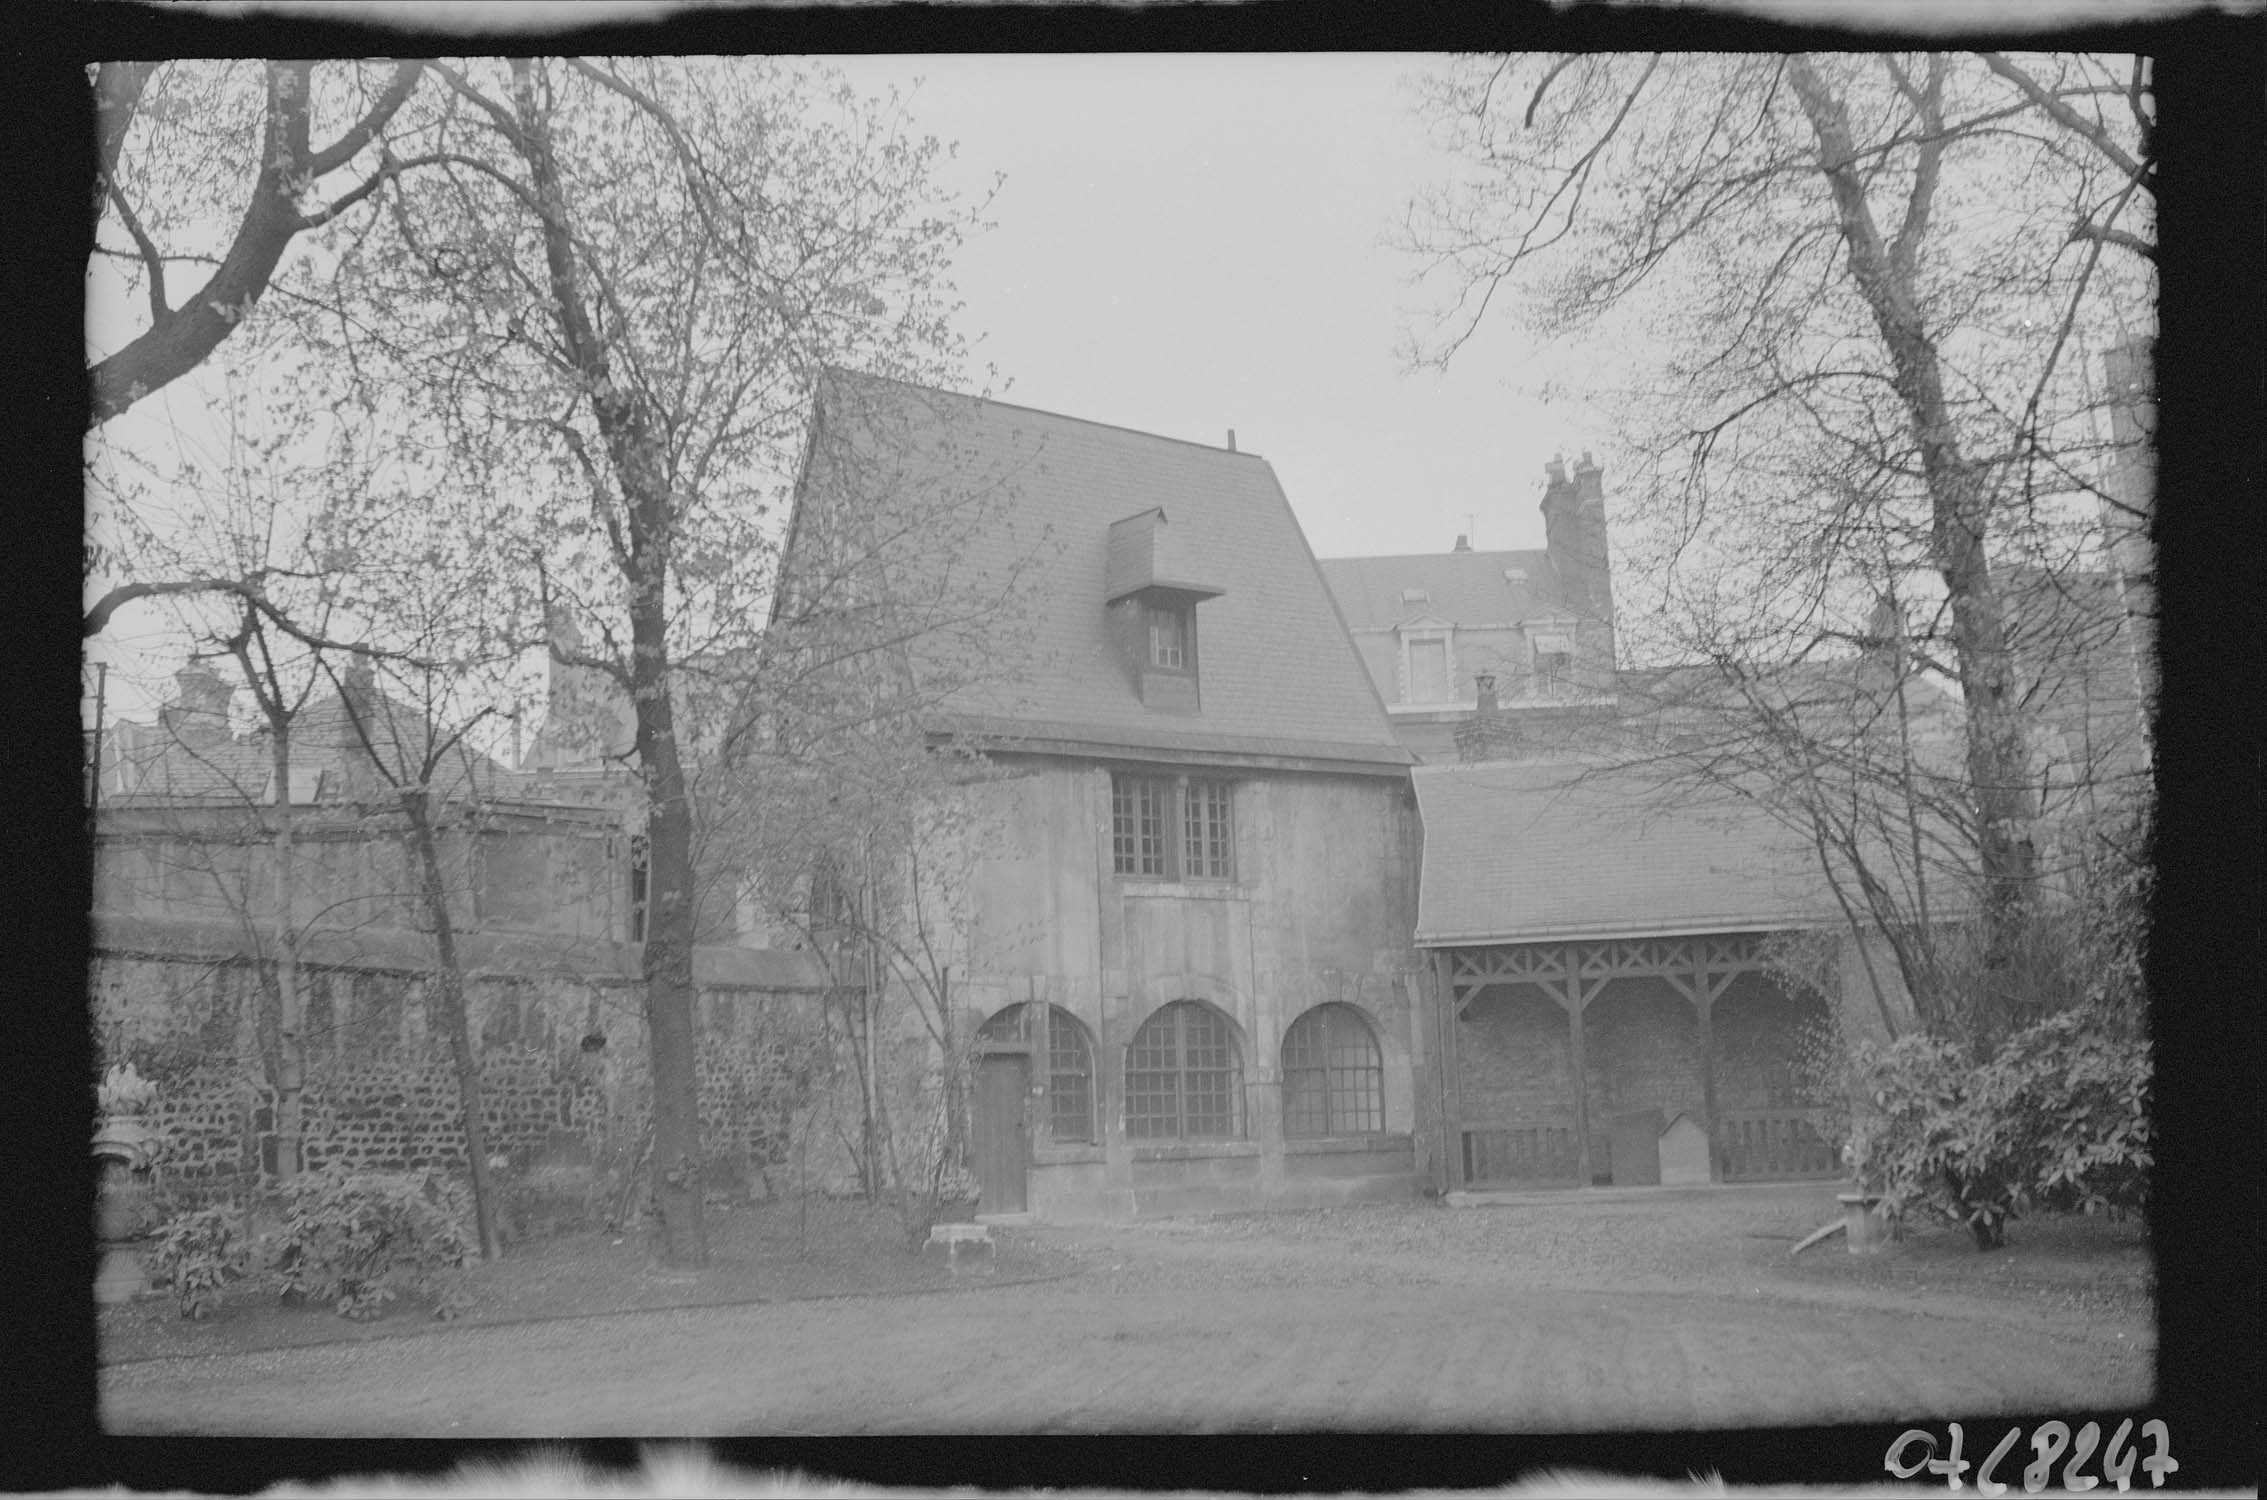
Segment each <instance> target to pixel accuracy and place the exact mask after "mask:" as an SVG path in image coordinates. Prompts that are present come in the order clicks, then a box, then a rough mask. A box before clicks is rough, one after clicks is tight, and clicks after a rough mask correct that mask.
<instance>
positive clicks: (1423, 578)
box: [1322, 550, 1581, 630]
mask: <svg viewBox="0 0 2267 1500" xmlns="http://www.w3.org/2000/svg"><path fill="white" fill-rule="evenodd" d="M1507 571H1509V572H1524V573H1525V574H1526V575H1527V576H1526V578H1525V579H1524V580H1512V579H1507V578H1506V577H1505V576H1504V574H1505V573H1506V572H1507ZM1322 576H1323V578H1324V579H1325V580H1326V581H1327V582H1328V583H1329V584H1330V591H1331V593H1333V594H1334V595H1336V596H1337V599H1338V607H1339V609H1340V610H1341V611H1342V612H1344V614H1345V616H1346V626H1347V628H1348V629H1349V630H1390V629H1392V628H1393V627H1394V626H1396V625H1399V624H1401V623H1402V622H1404V621H1406V620H1414V619H1416V618H1418V617H1419V616H1422V615H1431V616H1434V617H1435V618H1438V619H1443V620H1448V621H1450V622H1452V623H1454V624H1457V625H1461V626H1463V627H1465V628H1466V629H1472V628H1474V627H1477V626H1482V625H1516V624H1518V623H1520V622H1521V621H1523V620H1535V619H1541V618H1543V617H1546V616H1550V615H1556V614H1580V613H1581V611H1580V610H1577V609H1574V608H1572V607H1571V606H1562V605H1561V604H1560V602H1559V599H1560V595H1559V586H1558V578H1557V576H1556V575H1555V574H1554V573H1552V571H1551V555H1550V553H1548V552H1546V551H1542V550H1536V551H1531V552H1424V553H1417V554H1414V555H1411V556H1407V557H1333V558H1326V559H1325V560H1324V561H1323V563H1322ZM1408 589H1421V590H1423V591H1424V593H1425V594H1426V598H1425V599H1424V600H1417V601H1409V602H1404V601H1403V599H1402V597H1401V596H1402V593H1403V591H1404V590H1408Z"/></svg>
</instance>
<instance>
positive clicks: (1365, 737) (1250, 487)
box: [782, 372, 1410, 769]
mask: <svg viewBox="0 0 2267 1500" xmlns="http://www.w3.org/2000/svg"><path fill="white" fill-rule="evenodd" d="M877 413H882V414H883V415H880V416H877ZM819 427H820V436H818V437H815V438H814V440H813V444H812V450H811V454H812V456H811V458H810V460H809V462H808V463H807V465H806V469H805V474H804V478H803V482H802V483H801V484H800V485H799V486H798V490H797V498H796V518H795V521H794V523H793V534H792V535H791V537H790V541H789V553H788V565H787V570H788V576H787V578H786V579H785V580H783V585H782V592H783V594H786V593H790V592H791V591H792V590H793V589H794V587H795V574H796V571H797V569H798V568H799V567H808V566H810V563H809V557H808V554H810V553H811V552H812V550H813V549H814V548H816V547H819V546H823V545H824V544H823V542H814V541H813V540H812V539H811V538H812V537H813V536H816V535H820V534H823V533H824V531H825V530H826V523H825V521H824V519H823V517H822V516H819V515H817V514H816V513H818V512H821V511H823V510H824V509H825V508H826V506H827V505H828V503H829V498H828V497H829V496H830V495H831V494H833V493H836V492H837V488H836V487H837V486H839V485H841V484H842V483H843V482H844V481H843V480H842V477H841V475H840V474H838V473H837V472H836V471H837V470H839V469H844V468H856V467H859V466H862V464H863V462H864V459H863V457H862V453H863V450H862V448H861V445H862V444H863V445H866V446H873V445H875V444H886V443H889V442H895V443H896V444H897V446H898V449H899V452H898V455H897V456H896V457H895V458H894V459H892V460H891V461H890V462H889V463H888V464H887V465H886V466H885V467H887V468H888V469H889V472H890V475H891V479H890V482H891V483H893V484H895V485H898V486H900V487H901V488H902V487H906V486H913V487H918V486H924V485H925V486H929V487H931V488H933V489H934V490H935V491H936V492H938V493H939V494H940V495H942V494H952V493H967V492H969V491H971V490H981V491H982V492H983V493H984V494H985V496H986V498H985V500H984V502H983V503H982V505H981V507H980V508H979V516H980V519H979V520H978V521H977V522H975V523H973V524H972V525H971V527H970V528H969V529H967V530H965V531H963V532H960V533H958V534H955V535H953V537H952V540H951V542H950V543H949V545H943V546H939V547H936V548H934V549H932V553H931V555H930V556H929V558H928V559H927V563H926V566H927V569H928V570H929V571H932V572H935V573H939V574H941V573H944V572H948V571H949V572H951V573H954V574H957V575H958V576H959V577H961V578H962V579H968V580H978V579H981V580H988V581H989V582H991V583H992V584H994V585H1004V586H1005V587H1006V590H1007V592H1008V593H1009V594H1010V595H1011V596H1012V597H1011V599H1010V605H1009V608H1008V610H1006V611H1004V612H1003V615H1002V619H1001V623H1000V625H999V627H998V628H997V629H996V630H994V631H992V633H991V635H990V638H989V640H988V653H989V656H990V662H989V666H988V667H987V669H986V670H984V671H983V672H982V673H980V674H976V675H974V676H972V677H970V678H968V679H966V680H964V681H961V682H959V683H957V684H956V685H955V686H954V687H953V688H952V689H951V690H950V691H949V692H948V693H946V694H945V696H944V697H943V701H942V702H941V703H940V704H939V706H938V708H937V709H936V711H935V712H934V714H933V715H932V718H931V721H930V727H931V728H932V729H933V730H937V731H942V732H953V733H962V734H970V735H974V736H977V737H979V738H982V739H985V740H988V741H991V742H993V743H995V744H998V745H1001V746H1003V747H1010V746H1012V745H1013V744H1014V743H1015V742H1018V741H1020V742H1022V743H1023V744H1024V745H1025V746H1026V747H1027V748H1032V749H1049V750H1060V751H1064V752H1066V753H1083V754H1102V755H1124V756H1127V757H1128V758H1134V759H1140V758H1145V757H1152V756H1153V757H1154V758H1161V759H1187V760H1203V759H1206V758H1210V757H1227V758H1230V759H1233V758H1236V757H1243V756H1255V757H1266V758H1270V759H1282V758H1296V759H1300V760H1303V761H1306V762H1309V763H1312V764H1315V765H1318V766H1322V767H1330V766H1337V767H1343V768H1346V769H1386V768H1393V769H1398V768H1401V767H1405V766H1407V765H1408V764H1409V763H1410V756H1409V754H1408V752H1407V751H1406V750H1404V749H1403V748H1402V747H1401V746H1400V744H1399V743H1398V742H1397V741H1396V740H1395V739H1394V736H1393V732H1392V729H1391V727H1390V726H1389V724H1388V722H1387V720H1386V715H1385V710H1384V706H1383V704H1382V703H1380V701H1379V699H1378V696H1377V692H1376V689H1375V688H1374V687H1373V686H1372V685H1371V682H1370V678H1369V674H1368V672H1367V671H1365V670H1364V668H1363V666H1362V662H1361V658H1360V657H1359V656H1358V655H1357V654H1356V653H1355V650H1354V646H1353V642H1352V640H1351V639H1350V638H1349V637H1348V635H1347V632H1346V627H1345V625H1344V623H1343V622H1342V620H1341V619H1340V617H1339V613H1338V610H1337V607H1336V605H1335V604H1334V603H1333V601H1332V599H1331V594H1330V590H1329V589H1328V588H1327V587H1325V585H1324V582H1323V577H1322V574H1321V572H1320V571H1319V570H1318V569H1317V567H1316V565H1315V559H1314V554H1313V552H1312V551H1311V550H1310V549H1309V548H1308V546H1307V540H1306V536H1305V534H1304V533H1303V532H1302V531H1301V530H1300V528H1299V523H1298V520H1297V518H1296V517H1294V516H1293V514H1292V512H1291V506H1290V502H1289V500H1288V499H1287V498H1286V497H1285V495H1284V493H1283V489H1282V486H1281V485H1280V484H1279V483H1278V482H1277V480H1276V477H1275V471H1274V470H1273V469H1272V468H1271V467H1270V466H1269V465H1268V463H1267V462H1266V460H1264V459H1261V458H1259V457H1257V456H1255V455H1253V454H1249V453H1238V452H1234V451H1232V450H1228V449H1221V448H1212V447H1207V446H1204V445H1202V444H1199V443H1192V442H1185V441H1181V440H1179V439H1175V438H1168V437H1161V436H1158V435H1156V434H1152V433H1145V432H1134V431H1130V430H1128V429H1126V428H1122V427H1112V426H1107V425H1105V424H1103V423H1100V422H1091V421H1086V420H1082V419H1080V418H1076V417H1069V416H1063V415H1059V414H1057V413H1053V412H1044V411H1035V410H1033V409H1031V408H1029V407H1022V406H1013V405H1009V404H1008V403H1006V402H1002V401H994V400H986V399H980V398H977V397H972V396H966V395H959V394H954V393H947V392H939V391H934V390H930V389H927V388H924V387H918V386H911V385H905V384H901V383H899V382H895V381H884V380H879V379H876V378H873V377H869V376H862V375H852V374H847V373H843V372H832V373H830V375H829V377H828V380H827V382H826V385H825V387H824V389H823V391H822V395H821V413H820V420H819ZM882 432H888V433H891V434H893V436H892V437H890V438H887V439H884V438H879V437H877V436H875V434H877V433H882ZM899 434H902V435H903V436H898V435H899ZM845 441H847V444H848V446H847V448H846V447H845ZM846 454H847V455H848V456H845V455H846ZM852 482H855V481H852ZM1159 509H1161V510H1162V512H1163V519H1162V520H1151V521H1139V520H1137V519H1136V518H1139V517H1142V516H1144V515H1145V514H1146V513H1148V512H1152V511H1157V510H1159ZM1128 522H1132V523H1133V524H1131V525H1127V524H1121V523H1128ZM1114 527H1115V528H1116V530H1117V537H1118V551H1119V556H1118V568H1119V571H1120V573H1121V574H1122V575H1124V576H1120V577H1117V578H1113V576H1112V574H1111V563H1112V558H1111V550H1112V534H1113V528H1114ZM943 529H945V530H948V531H949V530H950V528H949V527H946V528H943ZM1160 531H1162V532H1163V533H1165V534H1166V536H1165V537H1163V538H1161V537H1159V536H1158V533H1159V532H1160ZM1137 533H1138V535H1137ZM1160 543H1169V545H1163V546H1162V547H1161V548H1160ZM947 554H949V555H947ZM1137 564H1142V565H1146V566H1147V567H1148V568H1149V569H1150V574H1145V575H1144V577H1145V578H1146V579H1147V581H1148V582H1149V583H1150V584H1151V585H1153V586H1158V587H1163V586H1166V585H1175V584H1177V585H1180V586H1181V587H1182V589H1183V590H1186V591H1189V592H1190V595H1191V597H1194V598H1196V599H1197V602H1196V604H1195V612H1196V628H1197V642H1198V648H1197V660H1198V669H1197V670H1198V673H1199V676H1200V683H1199V698H1200V701H1199V703H1198V704H1197V705H1196V706H1195V707H1194V708H1193V710H1188V711H1177V712H1167V711H1163V710H1161V709H1159V708H1157V707H1153V706H1145V705H1144V703H1143V701H1142V699H1141V697H1140V695H1139V692H1138V690H1137V688H1136V686H1135V683H1134V681H1133V680H1132V678H1131V676H1130V675H1129V673H1128V672H1127V671H1126V670H1125V669H1124V667H1123V666H1122V664H1121V662H1120V659H1119V656H1118V653H1117V650H1116V648H1115V647H1114V646H1113V644H1112V641H1111V638H1110V635H1109V613H1108V609H1107V605H1108V601H1109V597H1110V594H1111V590H1112V585H1113V583H1115V584H1116V585H1118V587H1119V591H1120V593H1121V594H1122V593H1124V592H1125V586H1126V579H1127V578H1128V577H1131V576H1132V575H1133V573H1135V572H1139V571H1140V568H1139V567H1138V566H1137ZM1160 567H1163V568H1165V569H1166V573H1167V574H1170V575H1172V576H1166V575H1165V574H1157V573H1156V570H1157V569H1158V568H1160ZM912 571H914V572H919V571H921V570H919V569H915V570H912ZM1182 574H1186V575H1187V576H1181V575H1182ZM1151 575H1155V576H1151ZM908 581H909V580H908V577H907V576H906V575H905V574H903V573H901V575H900V577H899V579H898V582H899V584H900V585H901V586H903V585H905V584H906V583H907V582H908ZM910 581H911V582H912V583H913V585H914V586H915V587H916V588H919V587H922V586H925V584H926V582H927V581H926V580H922V579H912V580H910ZM1213 589H1218V590H1219V591H1220V592H1218V593H1217V594H1211V593H1210V591H1211V590H1213ZM923 650H924V647H923V644H922V643H921V642H920V641H918V640H916V641H915V642H914V643H913V646H912V650H911V654H912V656H913V659H914V664H915V667H916V670H919V669H920V666H921V662H922V654H923Z"/></svg>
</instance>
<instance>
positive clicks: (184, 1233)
mask: <svg viewBox="0 0 2267 1500" xmlns="http://www.w3.org/2000/svg"><path fill="white" fill-rule="evenodd" d="M243 1220H244V1213H243V1210H242V1209H240V1208H238V1207H237V1206H236V1205H235V1204H233V1203H221V1204H215V1205H214V1206H212V1207H210V1208H198V1209H191V1210H190V1211H188V1212H187V1213H179V1214H175V1215H174V1216H173V1217H171V1218H170V1219H167V1220H166V1221H165V1223H164V1224H163V1225H162V1226H161V1227H160V1228H159V1229H158V1232H157V1242H156V1244H155V1245H154V1246H153V1247H152V1248H151V1251H150V1266H151V1269H152V1270H154V1271H156V1272H157V1273H158V1278H159V1279H160V1280H162V1281H166V1282H170V1283H171V1284H172V1287H173V1300H174V1302H175V1303H176V1304H177V1305H178V1306H179V1307H180V1309H181V1316H182V1317H184V1318H197V1319H201V1318H203V1317H204V1316H205V1314H207V1313H209V1312H211V1311H212V1309H213V1307H214V1305H215V1304H216V1303H218V1302H219V1301H220V1294H221V1289H222V1288H223V1287H225V1286H226V1285H227V1284H228V1283H229V1282H231V1281H236V1280H238V1279H240V1278H242V1277H243V1275H244V1274H245V1271H246V1270H247V1268H248V1267H249V1265H250V1262H251V1258H252V1257H251V1247H250V1245H249V1244H247V1243H246V1241H245V1239H244V1231H243Z"/></svg>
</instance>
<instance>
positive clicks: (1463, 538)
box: [1455, 531, 1472, 552]
mask: <svg viewBox="0 0 2267 1500" xmlns="http://www.w3.org/2000/svg"><path fill="white" fill-rule="evenodd" d="M1455 550H1456V551H1458V552H1469V551H1471V550H1472V538H1471V537H1469V536H1467V535H1466V534H1465V533H1463V532H1461V531H1459V532H1458V533H1457V534H1456V547H1455Z"/></svg>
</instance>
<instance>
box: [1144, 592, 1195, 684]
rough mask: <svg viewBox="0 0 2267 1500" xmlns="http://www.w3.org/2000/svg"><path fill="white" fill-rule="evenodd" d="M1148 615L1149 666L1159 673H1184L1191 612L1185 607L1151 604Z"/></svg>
mask: <svg viewBox="0 0 2267 1500" xmlns="http://www.w3.org/2000/svg"><path fill="white" fill-rule="evenodd" d="M1146 608H1147V613H1148V615H1149V665H1150V666H1151V667H1152V668H1153V669H1155V670H1157V671H1160V672H1186V671H1188V670H1189V668H1190V666H1191V662H1190V660H1189V658H1190V656H1191V654H1192V653H1191V652H1190V650H1189V642H1190V638H1191V637H1192V636H1193V635H1194V634H1195V632H1194V631H1193V630H1192V629H1191V628H1190V626H1191V624H1192V623H1193V622H1192V621H1191V620H1190V619H1189V615H1190V613H1191V611H1190V610H1189V607H1188V606H1187V605H1167V604H1151V605H1148V606H1147V607H1146Z"/></svg>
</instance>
